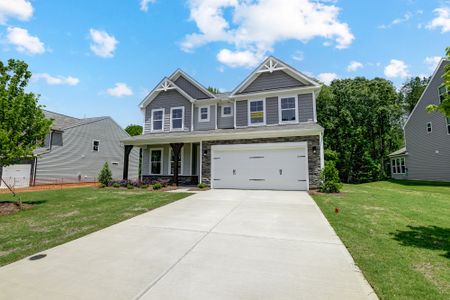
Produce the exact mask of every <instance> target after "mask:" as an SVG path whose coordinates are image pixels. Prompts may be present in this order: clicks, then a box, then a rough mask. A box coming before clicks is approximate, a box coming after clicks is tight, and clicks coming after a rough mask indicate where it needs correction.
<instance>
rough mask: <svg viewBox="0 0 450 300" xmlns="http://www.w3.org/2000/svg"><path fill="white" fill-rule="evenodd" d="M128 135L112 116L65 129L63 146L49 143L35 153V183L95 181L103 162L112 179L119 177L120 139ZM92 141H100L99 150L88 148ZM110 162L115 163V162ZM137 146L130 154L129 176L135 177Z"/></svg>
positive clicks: (122, 149)
mask: <svg viewBox="0 0 450 300" xmlns="http://www.w3.org/2000/svg"><path fill="white" fill-rule="evenodd" d="M127 137H129V135H128V134H127V133H126V132H125V131H124V130H123V129H122V128H120V127H119V126H118V125H117V124H116V123H115V122H114V121H113V120H112V119H110V118H105V119H101V120H99V121H94V122H92V123H88V124H84V125H80V126H75V127H72V128H67V129H65V130H64V133H63V135H62V138H63V146H53V147H52V150H51V151H50V152H48V153H46V154H42V155H40V156H38V159H37V166H36V184H45V183H55V182H61V181H62V182H76V181H78V176H81V180H82V181H93V180H96V179H97V177H98V174H99V172H100V170H101V168H102V167H103V164H104V163H105V162H108V165H109V168H110V169H111V171H112V175H113V178H114V179H122V175H123V158H124V147H123V145H122V144H121V143H120V140H122V139H124V138H127ZM94 140H98V141H99V142H100V145H99V151H98V152H94V151H92V143H93V141H94ZM113 163H118V164H117V165H115V164H113ZM138 164H139V149H138V148H134V149H133V150H132V152H131V153H130V161H129V178H130V179H137V178H138Z"/></svg>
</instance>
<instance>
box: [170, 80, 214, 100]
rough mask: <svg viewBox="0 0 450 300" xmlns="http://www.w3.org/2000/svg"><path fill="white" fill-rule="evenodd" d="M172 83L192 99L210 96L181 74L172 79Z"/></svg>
mask: <svg viewBox="0 0 450 300" xmlns="http://www.w3.org/2000/svg"><path fill="white" fill-rule="evenodd" d="M174 83H175V84H176V85H178V86H179V87H180V88H181V89H182V90H183V91H185V92H186V93H187V94H188V95H189V96H191V97H192V98H194V99H208V98H211V97H210V96H208V95H207V94H205V93H204V92H202V91H201V90H200V89H198V88H197V87H196V86H195V85H193V84H192V83H191V82H190V81H189V80H187V79H186V78H184V77H183V76H182V75H181V76H180V77H178V78H177V80H175V81H174Z"/></svg>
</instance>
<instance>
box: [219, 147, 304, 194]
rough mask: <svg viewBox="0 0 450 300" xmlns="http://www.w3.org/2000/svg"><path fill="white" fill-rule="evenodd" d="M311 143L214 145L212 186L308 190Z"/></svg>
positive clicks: (220, 187)
mask: <svg viewBox="0 0 450 300" xmlns="http://www.w3.org/2000/svg"><path fill="white" fill-rule="evenodd" d="M307 157H308V153H307V143H306V142H301V143H270V144H236V145H214V146H212V147H211V177H212V181H211V184H212V188H216V189H251V190H262V189H266V190H308V187H309V182H308V160H307Z"/></svg>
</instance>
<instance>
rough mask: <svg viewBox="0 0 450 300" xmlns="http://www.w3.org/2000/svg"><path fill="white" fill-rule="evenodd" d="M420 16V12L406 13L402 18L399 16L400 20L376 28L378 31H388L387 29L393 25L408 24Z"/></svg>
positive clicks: (421, 12)
mask: <svg viewBox="0 0 450 300" xmlns="http://www.w3.org/2000/svg"><path fill="white" fill-rule="evenodd" d="M422 14H423V11H422V10H418V11H416V12H410V11H408V12H406V13H405V14H404V15H403V16H401V17H400V18H396V19H394V20H392V22H391V23H389V24H382V25H380V26H378V28H380V29H388V28H391V27H393V26H395V25H399V24H402V23H405V22H408V21H409V20H410V19H412V18H413V17H415V16H419V15H422Z"/></svg>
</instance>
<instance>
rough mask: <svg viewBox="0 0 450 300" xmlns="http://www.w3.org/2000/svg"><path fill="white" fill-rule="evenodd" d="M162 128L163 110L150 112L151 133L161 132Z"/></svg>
mask: <svg viewBox="0 0 450 300" xmlns="http://www.w3.org/2000/svg"><path fill="white" fill-rule="evenodd" d="M163 128H164V109H163V108H161V109H153V110H152V131H162V130H163Z"/></svg>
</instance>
